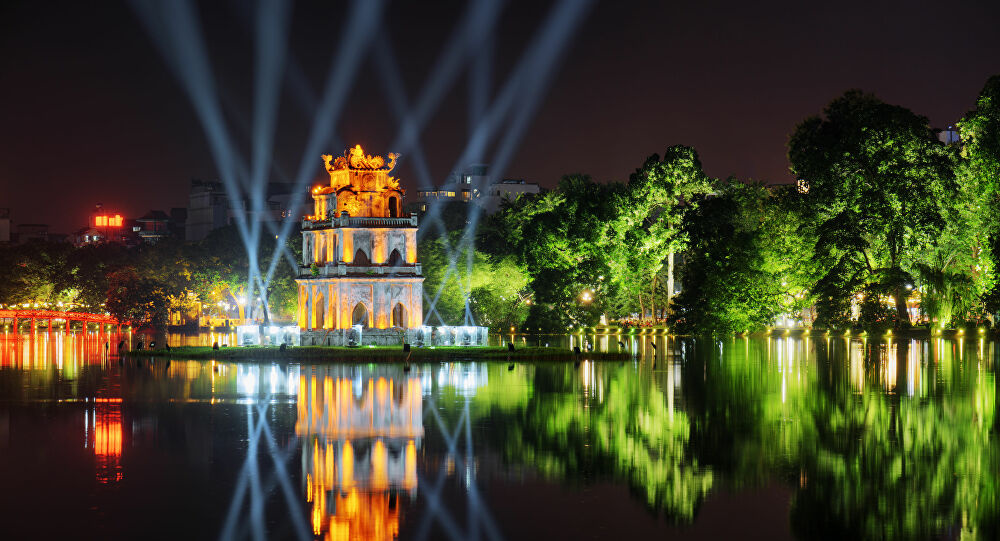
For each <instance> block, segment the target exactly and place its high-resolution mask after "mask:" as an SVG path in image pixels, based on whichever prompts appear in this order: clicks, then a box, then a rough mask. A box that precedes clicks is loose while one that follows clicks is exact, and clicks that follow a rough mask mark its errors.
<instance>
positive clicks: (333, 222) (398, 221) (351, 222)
mask: <svg viewBox="0 0 1000 541" xmlns="http://www.w3.org/2000/svg"><path fill="white" fill-rule="evenodd" d="M329 227H417V215H416V214H410V215H409V216H408V217H405V218H375V217H364V216H361V217H351V216H341V217H332V218H330V219H329V220H309V219H303V220H302V229H325V228H329Z"/></svg>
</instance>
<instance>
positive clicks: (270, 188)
mask: <svg viewBox="0 0 1000 541" xmlns="http://www.w3.org/2000/svg"><path fill="white" fill-rule="evenodd" d="M305 197H306V194H305V192H304V191H302V192H296V191H293V190H292V185H291V184H288V183H284V182H269V183H268V184H267V191H266V192H265V193H264V201H263V208H261V209H257V210H254V209H253V206H252V205H251V204H250V203H249V202H248V201H247V200H245V199H243V200H235V201H234V200H232V199H230V197H229V194H228V193H227V192H226V189H225V187H224V186H223V184H222V183H221V182H216V181H204V180H199V179H192V180H191V191H190V192H189V193H188V207H187V211H186V213H185V225H184V238H185V239H186V240H191V241H200V240H202V239H204V238H205V237H207V236H208V235H209V233H211V232H212V231H214V230H216V229H219V228H222V227H226V226H227V225H230V224H232V223H234V221H235V220H236V216H237V214H242V215H243V217H244V219H245V220H246V221H247V222H249V223H253V222H258V221H260V222H275V223H280V222H282V221H283V220H285V219H290V218H291V209H292V208H294V206H295V205H302V204H304V203H305ZM171 215H173V212H171Z"/></svg>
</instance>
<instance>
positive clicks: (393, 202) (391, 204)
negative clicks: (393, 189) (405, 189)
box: [389, 197, 399, 218]
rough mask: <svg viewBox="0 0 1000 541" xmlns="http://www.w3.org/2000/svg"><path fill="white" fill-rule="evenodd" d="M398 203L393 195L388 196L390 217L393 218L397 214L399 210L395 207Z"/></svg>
mask: <svg viewBox="0 0 1000 541" xmlns="http://www.w3.org/2000/svg"><path fill="white" fill-rule="evenodd" d="M398 204H399V203H398V202H397V199H396V198H395V197H390V198H389V217H390V218H395V217H396V216H398V215H399V211H398V209H397V208H396V206H397V205H398Z"/></svg>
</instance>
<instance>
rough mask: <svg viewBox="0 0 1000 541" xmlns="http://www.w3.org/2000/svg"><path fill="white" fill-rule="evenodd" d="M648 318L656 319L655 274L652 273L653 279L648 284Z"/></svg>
mask: <svg viewBox="0 0 1000 541" xmlns="http://www.w3.org/2000/svg"><path fill="white" fill-rule="evenodd" d="M649 318H650V319H652V320H655V319H656V275H655V274H654V275H653V279H652V280H651V281H650V286H649Z"/></svg>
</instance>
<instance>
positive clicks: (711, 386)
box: [0, 333, 1000, 540]
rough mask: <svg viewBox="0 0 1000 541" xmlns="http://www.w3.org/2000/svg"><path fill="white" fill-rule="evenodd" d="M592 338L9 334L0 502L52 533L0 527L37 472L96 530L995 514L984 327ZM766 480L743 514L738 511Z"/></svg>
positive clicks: (432, 534)
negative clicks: (205, 345)
mask: <svg viewBox="0 0 1000 541" xmlns="http://www.w3.org/2000/svg"><path fill="white" fill-rule="evenodd" d="M599 338H600V339H599V340H597V341H596V342H592V343H591V344H593V345H595V349H596V348H612V349H614V348H616V347H618V348H622V349H623V350H624V349H627V350H628V351H629V352H631V353H633V355H632V357H631V359H630V360H628V361H626V362H594V361H593V360H591V359H588V358H587V355H586V353H584V354H583V355H582V356H581V360H580V362H579V363H551V362H548V363H518V364H515V365H508V364H507V363H427V364H423V365H413V366H412V367H411V368H409V369H406V370H404V367H403V366H401V365H385V364H364V365H361V364H359V365H327V366H322V365H320V366H316V365H299V364H297V363H290V364H269V363H262V364H254V363H223V362H212V361H184V360H171V361H167V360H165V359H154V358H133V359H130V360H126V361H120V360H119V359H117V358H116V357H114V356H111V358H110V359H109V358H108V356H107V355H106V354H105V352H104V349H103V343H104V342H106V341H107V340H106V337H102V336H92V335H89V334H71V335H62V336H60V333H54V334H53V335H52V336H47V335H45V334H41V335H36V336H34V337H23V336H20V337H9V338H7V339H4V341H3V342H2V343H0V347H2V354H0V448H2V449H3V453H4V457H5V458H6V459H7V460H5V461H3V462H0V480H2V481H3V482H4V484H5V486H10V487H14V489H12V490H10V491H6V492H7V494H6V495H4V496H0V520H4V523H5V524H12V525H14V526H12V528H13V534H14V535H13V537H39V536H45V535H44V534H49V533H51V534H55V533H66V534H69V533H70V532H64V531H63V530H59V528H60V527H61V526H60V524H58V523H53V524H49V523H48V522H46V521H34V522H33V523H32V524H33V526H32V528H33V529H31V530H28V529H24V530H19V529H18V528H22V526H19V525H20V524H26V523H25V521H18V520H17V519H18V517H19V516H21V515H23V514H25V513H30V512H31V507H30V505H29V504H28V502H30V501H32V499H33V496H42V495H43V492H42V490H43V489H42V488H41V487H51V486H60V487H64V488H62V489H61V490H63V492H64V493H65V495H66V497H65V498H63V499H60V500H59V501H58V502H56V503H55V504H54V505H55V506H56V508H55V509H54V511H56V512H59V513H61V514H64V515H66V516H71V517H73V520H72V521H68V522H71V523H72V524H73V525H74V529H75V531H77V532H79V531H80V528H83V531H88V532H90V531H101V532H103V535H102V537H107V538H135V537H141V536H143V535H148V534H149V532H150V528H151V527H152V526H151V525H152V524H155V525H156V528H157V530H156V531H157V532H160V533H159V534H161V535H164V536H184V537H189V538H190V537H205V538H217V537H219V536H221V537H223V538H227V539H230V538H231V539H240V538H248V537H249V538H267V537H285V538H299V539H309V538H315V539H380V540H390V539H396V538H401V539H429V538H446V539H465V538H475V537H478V538H482V539H501V538H504V537H508V538H532V537H536V538H550V537H553V536H556V537H560V536H561V537H574V536H587V535H594V532H595V531H599V530H596V529H594V528H598V527H600V528H608V529H609V530H608V531H615V532H618V533H619V534H620V536H621V537H648V536H664V535H673V536H675V537H684V536H685V535H686V534H688V533H691V534H692V535H696V533H697V532H698V531H699V528H702V527H704V523H705V521H706V520H711V518H706V517H719V516H724V517H726V521H730V520H731V521H734V522H740V521H742V522H743V523H748V524H756V525H757V526H759V527H767V528H770V529H777V530H778V531H781V530H785V531H786V534H787V535H789V536H791V535H794V536H795V537H798V538H800V539H814V538H838V539H843V538H851V539H865V538H877V539H912V538H940V537H944V538H985V539H990V538H996V536H997V535H998V514H1000V512H998V509H1000V491H998V483H997V481H998V475H1000V473H998V472H1000V449H998V434H1000V416H998V415H997V385H998V380H997V377H996V361H997V355H998V353H1000V350H998V348H997V345H996V344H995V343H992V342H990V341H987V340H985V339H981V338H976V339H972V340H968V341H964V342H963V341H952V340H944V339H941V338H935V339H933V340H897V339H893V338H892V337H878V338H876V337H871V338H868V339H865V338H857V337H854V338H852V337H843V336H833V335H829V336H819V335H817V336H814V337H799V336H784V335H782V336H772V337H764V338H746V337H727V338H726V339H723V340H676V339H674V338H671V337H666V336H639V337H630V339H629V341H625V340H621V342H622V343H621V344H618V343H617V342H618V338H617V337H615V336H609V337H603V338H602V337H599ZM604 338H606V340H604ZM570 340H571V339H570V338H567V343H572V342H570ZM572 340H576V339H575V338H573V339H572ZM605 342H607V343H605ZM587 345H588V344H587V343H583V346H584V347H586V346H587ZM587 349H589V348H587ZM67 442H70V443H71V444H70V445H67ZM72 442H76V443H75V444H72ZM53 464H58V465H59V467H58V468H54V467H53ZM773 486H780V487H783V490H785V492H783V493H782V494H784V495H785V496H783V497H784V499H783V500H781V501H778V502H776V503H774V504H773V505H774V506H775V507H776V509H777V513H776V516H780V520H777V521H776V522H771V523H768V524H761V523H760V521H764V520H773V519H765V518H763V517H762V516H756V515H754V514H753V513H752V512H750V511H748V510H747V509H749V508H751V507H752V505H750V504H752V503H755V502H753V501H751V499H752V498H754V497H755V496H754V495H755V494H758V493H759V491H760V490H763V489H766V488H767V487H773ZM555 488H557V489H558V490H559V491H561V492H556V493H555V494H557V495H561V496H556V497H549V498H547V499H546V500H545V503H544V505H545V506H546V507H545V510H544V511H541V512H542V513H544V516H545V517H546V520H545V521H539V520H537V517H538V516H539V515H538V513H539V512H540V511H539V510H538V505H540V504H539V503H538V501H537V500H534V501H533V500H532V497H533V495H534V494H535V493H536V492H544V491H546V490H550V489H555ZM582 494H586V497H585V498H584V497H583V496H580V495H582ZM133 501H142V502H144V503H143V505H141V506H138V507H137V506H136V505H133V504H131V503H130V502H133ZM581 501H589V502H594V505H595V507H594V509H593V510H591V511H590V512H587V513H582V514H581V512H579V511H578V510H577V506H578V505H580V502H581ZM727 502H728V503H727ZM163 508H169V509H176V513H180V514H184V515H186V516H190V517H194V518H192V519H191V520H192V521H194V522H193V523H197V524H200V525H201V526H202V529H201V533H194V534H192V532H191V531H190V524H188V526H189V527H187V528H185V527H184V526H185V525H184V524H181V523H178V522H177V521H169V520H166V518H162V517H161V515H162V513H161V512H160V511H159V510H160V509H163ZM93 509H97V510H98V511H97V512H94V511H93ZM602 509H614V510H615V511H613V512H602V511H601V510H602ZM630 509H636V510H638V511H640V514H638V515H632V516H630V518H628V519H627V520H626V519H624V518H623V516H624V515H623V513H625V512H627V511H628V510H630ZM50 511H52V510H50ZM758 515H759V513H758ZM530 517H535V518H536V519H531V518H530ZM754 521H757V522H754ZM23 527H24V528H27V526H23ZM38 528H43V530H38ZM44 528H51V529H52V530H45V529H44ZM612 529H613V530H612Z"/></svg>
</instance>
